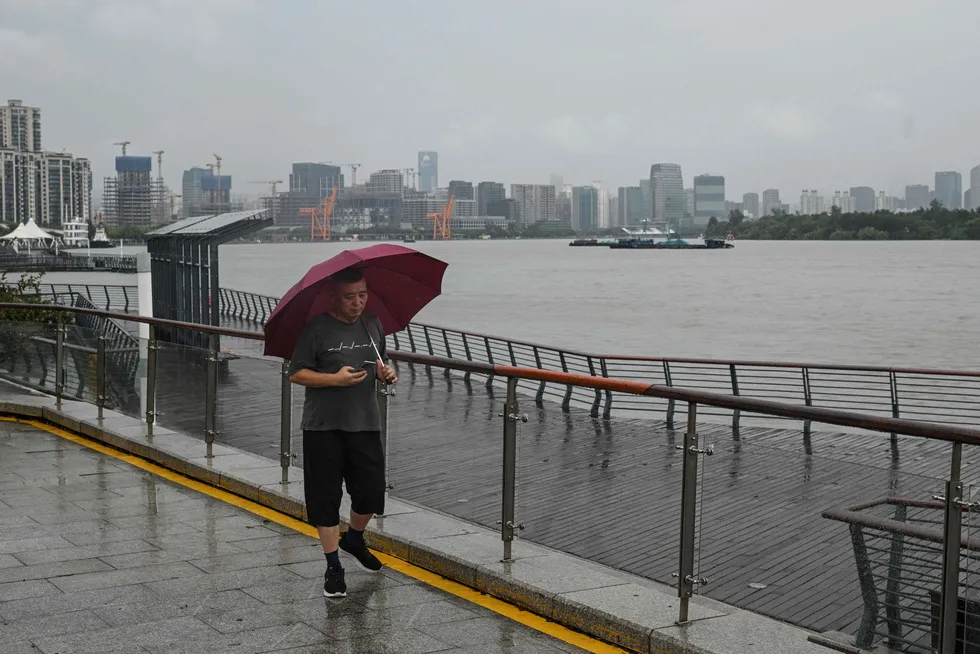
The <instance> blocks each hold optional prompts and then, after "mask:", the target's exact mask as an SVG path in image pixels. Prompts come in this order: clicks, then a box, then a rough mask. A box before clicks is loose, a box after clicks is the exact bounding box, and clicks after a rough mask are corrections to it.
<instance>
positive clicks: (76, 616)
mask: <svg viewBox="0 0 980 654" xmlns="http://www.w3.org/2000/svg"><path fill="white" fill-rule="evenodd" d="M105 627H106V623H105V622H103V621H102V620H100V619H99V617H98V616H96V615H95V614H94V613H92V612H91V611H75V612H74V613H60V614H58V615H48V616H42V617H30V618H25V619H23V620H14V621H12V622H6V621H5V622H3V623H0V651H3V647H4V646H3V643H8V642H15V641H18V640H30V641H36V640H38V639H39V638H44V637H49V636H61V635H62V634H71V633H75V632H83V631H93V630H96V629H104V628H105Z"/></svg>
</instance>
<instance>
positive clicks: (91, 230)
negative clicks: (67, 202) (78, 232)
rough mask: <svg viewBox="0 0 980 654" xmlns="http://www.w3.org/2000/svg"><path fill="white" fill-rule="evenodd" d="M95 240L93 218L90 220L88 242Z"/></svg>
mask: <svg viewBox="0 0 980 654" xmlns="http://www.w3.org/2000/svg"><path fill="white" fill-rule="evenodd" d="M94 240H95V223H93V222H92V221H91V220H90V221H88V242H89V243H91V242H92V241H94Z"/></svg>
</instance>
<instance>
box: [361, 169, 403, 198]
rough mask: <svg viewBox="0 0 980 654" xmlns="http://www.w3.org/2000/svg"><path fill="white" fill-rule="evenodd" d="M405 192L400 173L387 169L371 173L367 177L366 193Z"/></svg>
mask: <svg viewBox="0 0 980 654" xmlns="http://www.w3.org/2000/svg"><path fill="white" fill-rule="evenodd" d="M404 190H405V175H404V173H402V171H400V170H397V169H392V168H388V169H385V170H379V171H376V172H373V173H371V176H370V177H368V182H367V191H368V193H402V192H404Z"/></svg>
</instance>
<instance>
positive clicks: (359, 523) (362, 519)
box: [338, 511, 374, 533]
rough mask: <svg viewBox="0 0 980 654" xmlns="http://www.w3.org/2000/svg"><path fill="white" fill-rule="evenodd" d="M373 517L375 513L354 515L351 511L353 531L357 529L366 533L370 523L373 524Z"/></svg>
mask: <svg viewBox="0 0 980 654" xmlns="http://www.w3.org/2000/svg"><path fill="white" fill-rule="evenodd" d="M373 517H374V514H373V513H354V512H353V511H351V512H350V526H351V528H352V529H356V530H357V531H364V530H365V529H367V526H368V523H369V522H371V518H373ZM338 533H339V532H338Z"/></svg>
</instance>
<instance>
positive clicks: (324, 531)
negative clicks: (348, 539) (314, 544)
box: [316, 525, 340, 554]
mask: <svg viewBox="0 0 980 654" xmlns="http://www.w3.org/2000/svg"><path fill="white" fill-rule="evenodd" d="M316 533H317V535H318V536H319V537H320V545H322V546H323V553H324V554H329V553H330V552H336V551H337V541H339V540H340V525H334V526H333V527H319V526H318V527H317V528H316Z"/></svg>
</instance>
